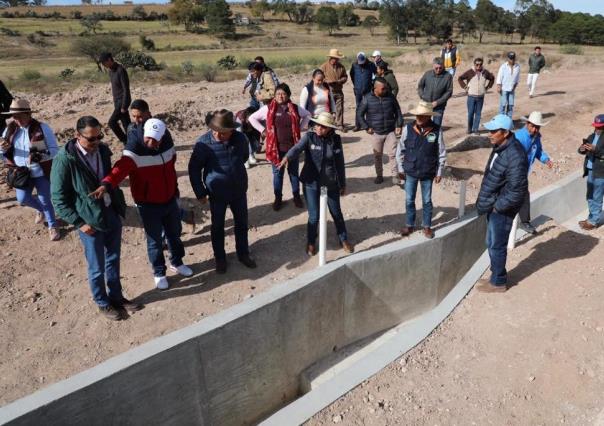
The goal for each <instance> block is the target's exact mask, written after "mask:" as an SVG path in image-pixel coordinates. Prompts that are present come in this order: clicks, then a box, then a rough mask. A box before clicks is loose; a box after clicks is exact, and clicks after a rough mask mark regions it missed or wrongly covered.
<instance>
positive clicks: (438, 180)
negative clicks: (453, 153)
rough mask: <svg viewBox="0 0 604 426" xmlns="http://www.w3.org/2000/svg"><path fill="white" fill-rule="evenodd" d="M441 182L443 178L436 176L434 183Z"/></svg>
mask: <svg viewBox="0 0 604 426" xmlns="http://www.w3.org/2000/svg"><path fill="white" fill-rule="evenodd" d="M441 180H442V176H436V177H435V178H434V183H440V181H441Z"/></svg>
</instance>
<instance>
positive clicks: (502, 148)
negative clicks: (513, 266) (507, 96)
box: [476, 114, 528, 293]
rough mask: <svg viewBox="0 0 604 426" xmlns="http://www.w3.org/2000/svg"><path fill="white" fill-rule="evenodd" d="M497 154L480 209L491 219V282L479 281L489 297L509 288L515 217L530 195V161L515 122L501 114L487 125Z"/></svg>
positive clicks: (484, 185)
mask: <svg viewBox="0 0 604 426" xmlns="http://www.w3.org/2000/svg"><path fill="white" fill-rule="evenodd" d="M484 127H485V128H486V129H487V130H488V131H489V140H490V142H491V144H492V145H493V151H492V152H491V155H490V157H489V161H488V162H487V165H486V168H485V171H484V177H483V179H482V184H481V186H480V192H479V193H478V199H477V200H476V209H477V210H478V214H481V215H482V214H486V215H487V238H486V243H487V248H488V251H489V257H490V259H491V278H490V279H489V280H487V279H481V280H479V285H478V286H477V289H478V290H479V291H483V292H487V293H500V292H505V291H506V290H507V289H508V288H509V286H508V278H507V271H506V269H505V262H506V260H507V242H508V238H509V235H510V231H511V229H512V222H513V221H514V217H515V216H516V214H517V213H518V212H519V211H520V208H521V207H522V203H523V201H524V197H525V195H526V192H527V191H528V179H527V175H528V160H527V155H526V152H525V151H524V148H523V147H522V145H521V144H520V142H518V140H517V139H516V137H515V136H514V133H513V132H512V129H513V128H514V123H513V121H512V118H511V117H509V116H507V115H504V114H499V115H496V116H495V117H493V119H492V120H491V121H489V122H488V123H486V124H485V125H484Z"/></svg>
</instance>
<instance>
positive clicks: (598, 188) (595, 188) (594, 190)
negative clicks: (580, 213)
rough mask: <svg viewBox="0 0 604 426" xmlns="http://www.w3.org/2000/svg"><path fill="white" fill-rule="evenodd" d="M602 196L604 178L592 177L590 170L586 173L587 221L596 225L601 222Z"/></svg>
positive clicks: (603, 192)
mask: <svg viewBox="0 0 604 426" xmlns="http://www.w3.org/2000/svg"><path fill="white" fill-rule="evenodd" d="M603 197H604V178H594V177H593V172H592V171H591V170H590V171H589V174H588V175H587V197H586V198H587V207H588V208H589V216H588V217H587V221H588V222H589V223H591V224H592V225H595V226H598V225H600V223H602V198H603Z"/></svg>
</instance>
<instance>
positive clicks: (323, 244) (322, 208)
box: [319, 186, 327, 266]
mask: <svg viewBox="0 0 604 426" xmlns="http://www.w3.org/2000/svg"><path fill="white" fill-rule="evenodd" d="M326 251H327V187H326V186H322V187H321V195H320V197H319V266H323V265H325V252H326Z"/></svg>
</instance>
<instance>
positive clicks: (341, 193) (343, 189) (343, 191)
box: [340, 187, 346, 197]
mask: <svg viewBox="0 0 604 426" xmlns="http://www.w3.org/2000/svg"><path fill="white" fill-rule="evenodd" d="M340 195H341V196H342V197H343V196H344V195H346V187H344V188H341V189H340Z"/></svg>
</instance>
